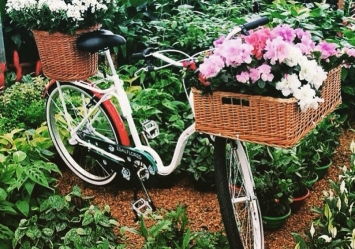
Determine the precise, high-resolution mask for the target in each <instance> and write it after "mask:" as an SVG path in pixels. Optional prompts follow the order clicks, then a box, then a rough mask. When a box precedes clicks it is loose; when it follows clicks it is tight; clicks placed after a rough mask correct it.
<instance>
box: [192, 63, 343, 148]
mask: <svg viewBox="0 0 355 249" xmlns="http://www.w3.org/2000/svg"><path fill="white" fill-rule="evenodd" d="M340 76H341V66H339V67H337V68H334V69H332V70H331V71H329V72H328V76H327V79H326V81H325V82H324V85H323V87H322V89H321V97H322V98H323V99H324V102H323V103H320V104H319V107H318V108H317V109H316V110H315V109H308V110H306V111H304V112H301V111H300V108H299V106H298V104H297V100H296V99H295V98H288V99H283V98H272V97H265V96H256V95H246V94H241V93H231V92H221V91H214V92H213V94H212V95H210V94H208V95H202V94H201V91H200V90H197V89H195V88H193V89H192V92H193V101H194V112H195V122H196V124H195V127H196V130H197V131H199V132H203V133H208V134H211V135H215V136H222V137H226V138H232V139H240V140H242V141H247V142H252V143H259V144H265V145H270V146H276V147H284V148H288V147H292V146H294V145H296V144H297V143H298V142H299V141H300V140H301V139H302V138H303V137H304V136H305V135H306V134H307V133H308V132H309V131H310V130H311V129H312V128H314V127H315V126H316V124H317V123H319V122H320V121H321V120H322V119H323V118H324V117H325V116H326V115H327V114H329V113H330V112H332V111H333V110H334V109H335V108H336V107H337V106H338V105H339V104H340V103H341V91H340V90H341V82H340Z"/></svg>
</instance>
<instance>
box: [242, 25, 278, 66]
mask: <svg viewBox="0 0 355 249" xmlns="http://www.w3.org/2000/svg"><path fill="white" fill-rule="evenodd" d="M271 36H272V34H271V31H270V29H268V28H265V29H259V30H257V31H255V32H251V33H250V35H248V36H245V37H244V39H245V42H246V43H248V44H250V45H252V46H253V47H254V49H253V55H255V57H256V58H257V59H258V60H260V59H261V58H262V57H263V50H264V48H265V45H266V40H267V39H270V38H271Z"/></svg>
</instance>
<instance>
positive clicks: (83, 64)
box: [32, 26, 99, 81]
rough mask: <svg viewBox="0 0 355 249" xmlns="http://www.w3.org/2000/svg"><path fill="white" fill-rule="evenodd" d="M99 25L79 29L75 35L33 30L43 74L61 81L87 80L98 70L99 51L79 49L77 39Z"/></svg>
mask: <svg viewBox="0 0 355 249" xmlns="http://www.w3.org/2000/svg"><path fill="white" fill-rule="evenodd" d="M98 27H99V26H95V27H92V28H90V29H82V30H78V31H76V33H75V34H74V35H70V34H63V33H60V32H54V33H49V32H47V31H41V30H32V33H33V35H34V38H35V41H36V44H37V48H38V53H39V57H40V60H41V64H42V70H43V74H44V75H45V76H47V77H48V78H50V79H56V80H60V81H70V80H85V79H87V78H88V77H90V76H92V75H94V74H95V73H96V72H97V70H98V53H94V54H93V53H89V52H83V51H79V50H78V48H77V46H76V39H77V37H78V36H79V35H80V34H82V33H85V32H89V31H91V30H95V29H98Z"/></svg>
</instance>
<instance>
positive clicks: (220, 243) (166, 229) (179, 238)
mask: <svg viewBox="0 0 355 249" xmlns="http://www.w3.org/2000/svg"><path fill="white" fill-rule="evenodd" d="M162 211H163V214H162V213H161V212H160V213H158V212H155V213H152V214H150V215H149V216H146V217H144V216H141V217H140V221H139V229H138V230H137V229H133V228H129V227H122V228H121V232H122V233H124V232H131V233H134V234H138V235H140V236H142V237H143V239H144V243H143V246H142V248H164V249H165V248H166V249H168V248H180V249H188V248H194V249H200V248H201V249H202V248H203V249H205V248H228V241H227V238H226V236H224V235H222V234H221V233H207V232H206V231H199V232H192V231H191V229H190V228H189V227H188V225H189V219H188V217H187V215H186V207H184V206H182V205H180V204H179V205H178V206H177V208H176V209H175V210H171V211H167V212H165V213H164V210H162ZM146 220H148V222H149V224H151V225H149V226H148V225H147V223H148V222H146ZM151 221H152V222H153V223H151Z"/></svg>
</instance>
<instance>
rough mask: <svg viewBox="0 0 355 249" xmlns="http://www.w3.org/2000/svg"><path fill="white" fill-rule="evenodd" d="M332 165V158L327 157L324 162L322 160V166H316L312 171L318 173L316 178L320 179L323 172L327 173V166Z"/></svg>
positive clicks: (323, 174)
mask: <svg viewBox="0 0 355 249" xmlns="http://www.w3.org/2000/svg"><path fill="white" fill-rule="evenodd" d="M331 165H332V160H330V159H327V161H326V162H324V164H323V166H316V167H315V168H314V172H316V174H317V175H318V180H321V179H323V178H324V176H325V174H326V173H327V171H328V169H329V167H330V166H331Z"/></svg>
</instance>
